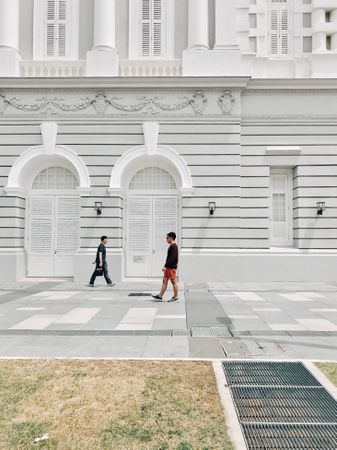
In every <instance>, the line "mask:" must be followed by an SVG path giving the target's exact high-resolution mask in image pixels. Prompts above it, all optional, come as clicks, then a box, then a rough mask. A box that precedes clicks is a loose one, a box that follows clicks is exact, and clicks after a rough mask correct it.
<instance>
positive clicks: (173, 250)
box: [165, 243, 179, 269]
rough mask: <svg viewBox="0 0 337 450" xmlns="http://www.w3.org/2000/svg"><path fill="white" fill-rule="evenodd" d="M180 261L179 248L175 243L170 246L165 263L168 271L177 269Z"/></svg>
mask: <svg viewBox="0 0 337 450" xmlns="http://www.w3.org/2000/svg"><path fill="white" fill-rule="evenodd" d="M178 259H179V251H178V246H177V244H176V243H173V244H171V245H170V246H169V248H168V250H167V258H166V263H165V267H166V269H177V267H178Z"/></svg>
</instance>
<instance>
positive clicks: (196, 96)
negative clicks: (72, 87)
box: [0, 90, 235, 116]
mask: <svg viewBox="0 0 337 450" xmlns="http://www.w3.org/2000/svg"><path fill="white" fill-rule="evenodd" d="M25 94H26V93H25ZM62 94H63V95H62V96H48V95H44V96H43V97H42V96H41V97H33V96H32V93H30V94H29V95H25V96H24V94H23V96H24V98H18V97H11V96H9V95H8V94H7V93H4V92H2V93H0V115H4V114H6V115H7V114H8V115H13V114H15V111H17V112H18V111H21V113H36V114H43V115H61V114H66V115H68V114H71V113H72V114H75V113H81V114H83V115H93V114H94V115H100V116H117V115H132V114H133V115H136V114H137V113H141V114H145V115H169V114H170V115H171V114H176V113H179V112H181V113H184V115H187V114H194V115H218V114H219V112H218V111H219V110H216V105H217V104H218V105H219V106H220V109H221V111H222V113H223V114H230V113H231V112H232V109H233V106H234V103H235V99H234V97H233V95H232V94H231V93H230V92H229V91H225V92H224V93H223V94H222V95H220V97H219V94H216V93H215V92H210V93H205V92H203V91H201V90H198V91H195V92H194V93H192V94H187V95H181V96H178V95H174V94H171V93H169V94H167V95H166V94H165V95H163V96H161V95H154V96H152V95H143V96H135V95H132V94H131V95H130V94H129V93H126V94H125V95H121V96H113V95H112V94H111V93H109V92H106V91H98V92H96V93H93V94H92V95H88V96H86V97H83V96H81V97H79V96H76V92H72V93H69V94H65V93H64V91H63V92H62Z"/></svg>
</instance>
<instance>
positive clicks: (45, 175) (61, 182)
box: [33, 167, 78, 189]
mask: <svg viewBox="0 0 337 450" xmlns="http://www.w3.org/2000/svg"><path fill="white" fill-rule="evenodd" d="M77 186H78V181H77V179H76V177H75V175H74V174H73V173H72V172H70V170H68V169H65V168H64V167H48V168H47V169H44V170H42V172H40V173H39V174H38V176H37V177H36V178H35V180H34V182H33V189H76V188H77Z"/></svg>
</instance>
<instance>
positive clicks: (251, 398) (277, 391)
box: [231, 386, 337, 423]
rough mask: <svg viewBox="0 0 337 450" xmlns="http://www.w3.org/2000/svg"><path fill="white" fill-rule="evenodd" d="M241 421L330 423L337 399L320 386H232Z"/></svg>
mask: <svg viewBox="0 0 337 450" xmlns="http://www.w3.org/2000/svg"><path fill="white" fill-rule="evenodd" d="M231 390H232V394H233V398H234V401H235V404H236V408H237V411H238V415H239V419H240V421H241V422H248V423H249V422H269V423H271V422H279V423H329V422H330V423H332V422H335V421H336V418H337V402H335V400H334V399H333V398H332V397H331V395H330V394H329V393H328V392H327V391H326V390H325V389H324V388H305V387H303V388H298V387H289V388H285V387H261V386H259V387H253V386H232V388H231Z"/></svg>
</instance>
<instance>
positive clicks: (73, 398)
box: [0, 360, 233, 450]
mask: <svg viewBox="0 0 337 450" xmlns="http://www.w3.org/2000/svg"><path fill="white" fill-rule="evenodd" d="M0 405H1V408H0V449H1V450H6V449H15V450H26V449H27V450H28V449H41V448H43V449H57V450H75V449H76V450H77V449H78V450H79V449H81V450H89V449H90V450H100V449H102V450H103V449H104V450H105V449H113V450H119V449H121V450H122V449H123V450H140V449H147V450H171V449H172V450H206V449H209V450H211V449H216V450H233V446H232V444H231V442H230V440H229V437H228V434H227V426H226V422H225V418H224V415H223V410H222V407H221V404H220V399H219V396H218V392H217V386H216V381H215V377H214V373H213V368H212V365H211V364H210V363H207V362H155V361H153V362H152V361H127V362H124V361H120V362H115V361H34V360H24V361H18V360H16V361H0ZM45 433H49V440H48V441H45V442H44V443H39V444H34V439H35V438H37V437H40V436H42V435H43V434H45Z"/></svg>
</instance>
